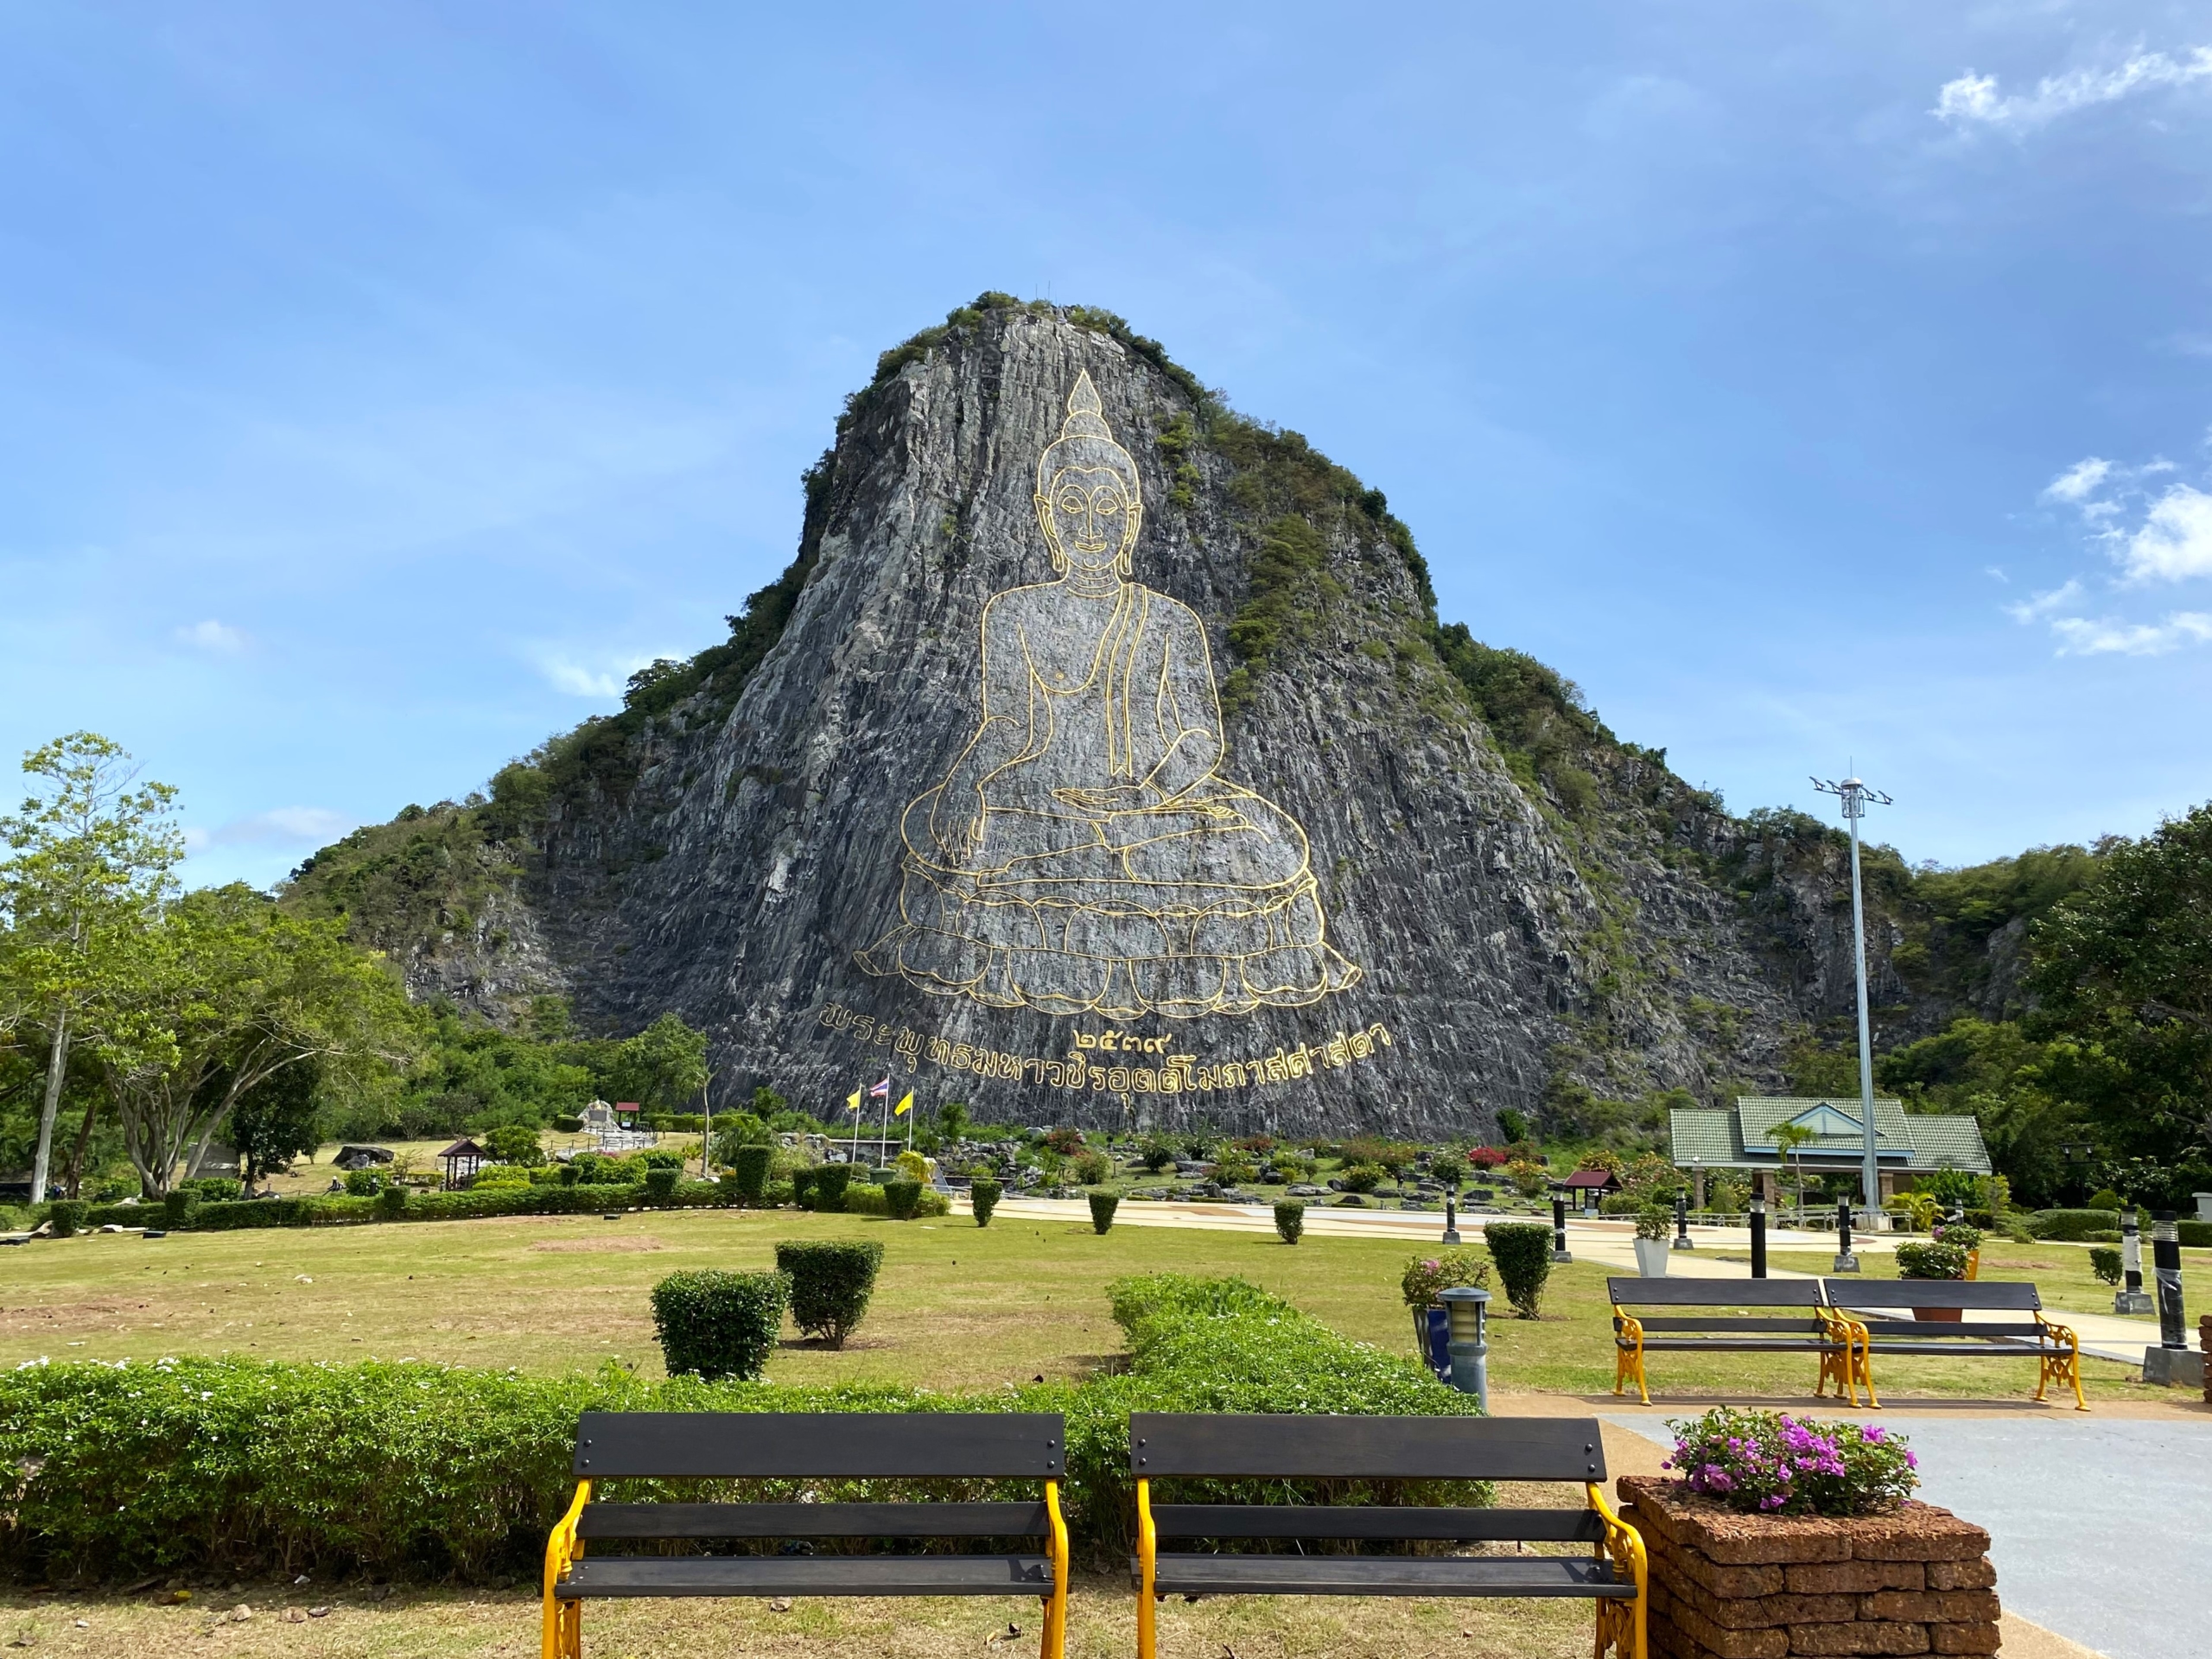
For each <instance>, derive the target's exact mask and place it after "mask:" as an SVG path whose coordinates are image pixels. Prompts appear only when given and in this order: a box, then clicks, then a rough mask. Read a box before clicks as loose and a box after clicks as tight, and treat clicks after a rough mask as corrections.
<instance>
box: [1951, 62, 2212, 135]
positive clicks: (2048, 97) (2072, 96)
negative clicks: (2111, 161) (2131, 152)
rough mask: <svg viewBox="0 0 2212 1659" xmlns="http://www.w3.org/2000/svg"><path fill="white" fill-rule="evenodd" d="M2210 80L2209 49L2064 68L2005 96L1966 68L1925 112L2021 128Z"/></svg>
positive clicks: (1965, 122)
mask: <svg viewBox="0 0 2212 1659" xmlns="http://www.w3.org/2000/svg"><path fill="white" fill-rule="evenodd" d="M2205 79H2212V46H2193V47H2191V48H2189V49H2188V50H2187V51H2186V52H2184V53H2183V54H2182V55H2181V56H2180V57H2178V58H2170V57H2168V56H2167V55H2166V54H2164V53H2163V52H2138V53H2137V54H2135V55H2134V56H2133V57H2131V58H2129V59H2128V60H2126V62H2125V63H2122V64H2120V66H2119V67H2117V68H2113V69H2069V70H2068V71H2067V72H2066V73H2064V74H2063V75H2045V76H2044V78H2043V79H2041V80H2039V81H2037V83H2036V89H2035V91H2033V92H2015V93H2013V94H2012V96H2011V97H2009V98H2008V97H2005V96H2003V95H2001V94H1999V92H1998V90H1997V77H1996V76H1994V75H1977V74H1976V73H1974V71H1973V70H1971V69H1969V70H1967V73H1964V74H1963V75H1961V76H1960V77H1959V78H1958V79H1955V80H1950V81H1946V82H1945V83H1944V84H1943V86H1942V90H1941V91H1940V92H1937V93H1936V107H1935V109H1934V110H1932V111H1929V113H1931V114H1933V115H1935V116H1936V118H1939V119H1941V120H1944V121H1948V122H1950V123H1951V124H1953V125H1954V126H1956V127H1961V128H1963V127H1966V126H1969V125H1981V126H1988V127H2010V128H2013V129H2016V130H2018V129H2024V128H2028V127H2035V126H2040V125H2042V124H2044V122H2046V121H2054V120H2056V119H2057V118H2059V117H2060V116H2062V115H2070V114H2072V113H2073V112H2074V111H2075V110H2084V109H2088V108H2090V107H2092V106H2094V105H2099V104H2112V103H2116V102H2118V101H2119V100H2120V99H2123V98H2130V97H2133V95H2135V94H2136V93H2138V92H2149V91H2151V90H2152V89H2154V88H2157V87H2161V86H2187V85H2189V84H2190V82H2192V81H2199V80H2205Z"/></svg>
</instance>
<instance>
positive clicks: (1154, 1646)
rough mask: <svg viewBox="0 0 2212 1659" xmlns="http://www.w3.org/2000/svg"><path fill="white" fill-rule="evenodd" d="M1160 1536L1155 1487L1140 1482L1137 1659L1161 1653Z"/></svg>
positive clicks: (1146, 1481) (1138, 1496) (1148, 1657)
mask: <svg viewBox="0 0 2212 1659" xmlns="http://www.w3.org/2000/svg"><path fill="white" fill-rule="evenodd" d="M1159 1549H1160V1535H1159V1534H1158V1533H1157V1532H1156V1531H1155V1530H1154V1528H1153V1524H1152V1483H1151V1482H1150V1481H1148V1480H1140V1481H1138V1482H1137V1659H1154V1655H1155V1653H1156V1652H1157V1651H1158V1649H1159V1637H1160V1630H1159V1624H1160V1600H1159V1598H1158V1597H1157V1596H1155V1595H1154V1594H1153V1589H1152V1586H1153V1567H1154V1557H1155V1556H1156V1555H1157V1554H1158V1553H1159Z"/></svg>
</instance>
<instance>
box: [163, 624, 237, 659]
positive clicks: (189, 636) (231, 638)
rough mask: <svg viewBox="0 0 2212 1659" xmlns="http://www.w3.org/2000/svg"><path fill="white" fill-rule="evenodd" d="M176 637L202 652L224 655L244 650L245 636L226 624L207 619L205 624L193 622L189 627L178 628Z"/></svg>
mask: <svg viewBox="0 0 2212 1659" xmlns="http://www.w3.org/2000/svg"><path fill="white" fill-rule="evenodd" d="M176 637H177V638H178V639H181V640H183V641H184V643H185V644H186V645H197V646H198V647H199V648H200V650H202V651H219V652H225V653H226V654H228V653H231V652H240V651H244V650H245V634H244V633H242V632H239V631H238V629H236V628H234V627H232V626H230V625H229V624H228V623H226V622H218V621H217V620H215V619H214V618H213V617H212V616H211V617H209V618H208V619H207V620H206V621H205V622H194V623H193V624H192V625H191V626H189V627H182V628H179V629H178V630H177V631H176Z"/></svg>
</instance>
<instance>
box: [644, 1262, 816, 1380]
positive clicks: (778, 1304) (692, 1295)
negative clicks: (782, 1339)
mask: <svg viewBox="0 0 2212 1659" xmlns="http://www.w3.org/2000/svg"><path fill="white" fill-rule="evenodd" d="M790 1300H791V1281H790V1279H789V1278H787V1277H786V1276H785V1275H784V1274H780V1273H721V1272H716V1271H714V1270H711V1269H708V1270H703V1271H698V1272H690V1273H671V1274H669V1275H668V1277H667V1278H665V1279H664V1280H662V1281H660V1282H659V1283H658V1284H657V1285H655V1286H654V1287H653V1296H652V1301H653V1329H654V1331H655V1332H656V1333H657V1334H658V1336H659V1338H660V1351H661V1357H662V1359H663V1361H664V1363H666V1364H667V1366H668V1374H669V1375H670V1376H679V1375H682V1374H684V1373H690V1375H693V1376H702V1377H704V1378H705V1379H706V1380H707V1381H708V1382H709V1383H712V1382H715V1381H716V1380H717V1379H719V1378H721V1377H736V1378H738V1379H739V1380H741V1381H742V1382H748V1383H749V1382H757V1381H758V1380H759V1379H760V1374H761V1372H762V1371H764V1370H766V1369H767V1364H768V1356H769V1355H770V1354H772V1353H773V1352H775V1351H776V1336H777V1333H778V1332H779V1331H780V1330H781V1329H782V1328H783V1323H784V1308H785V1304H786V1303H788V1302H789V1301H790Z"/></svg>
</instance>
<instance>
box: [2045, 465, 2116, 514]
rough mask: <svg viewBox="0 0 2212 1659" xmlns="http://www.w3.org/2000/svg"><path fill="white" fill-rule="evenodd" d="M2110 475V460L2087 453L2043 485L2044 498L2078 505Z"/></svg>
mask: <svg viewBox="0 0 2212 1659" xmlns="http://www.w3.org/2000/svg"><path fill="white" fill-rule="evenodd" d="M2111 476H2112V462H2110V461H2102V460H2100V459H2099V458H2098V457H2097V456H2095V455H2089V456H2087V457H2085V458H2084V459H2082V460H2081V461H2075V463H2074V464H2073V465H2072V466H2071V467H2068V468H2067V469H2066V470H2065V471H2064V472H2063V473H2061V474H2059V475H2058V476H2057V477H2056V478H2054V479H2052V480H2050V483H2048V484H2046V485H2044V491H2043V495H2044V500H2046V501H2064V502H2068V503H2069V504H2072V505H2080V504H2081V503H2082V502H2083V501H2086V500H2087V499H2088V498H2089V497H2090V496H2092V495H2094V493H2096V492H2097V489H2098V487H2099V486H2101V485H2102V484H2103V483H2104V481H2105V480H2106V479H2107V478H2109V477H2111Z"/></svg>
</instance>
